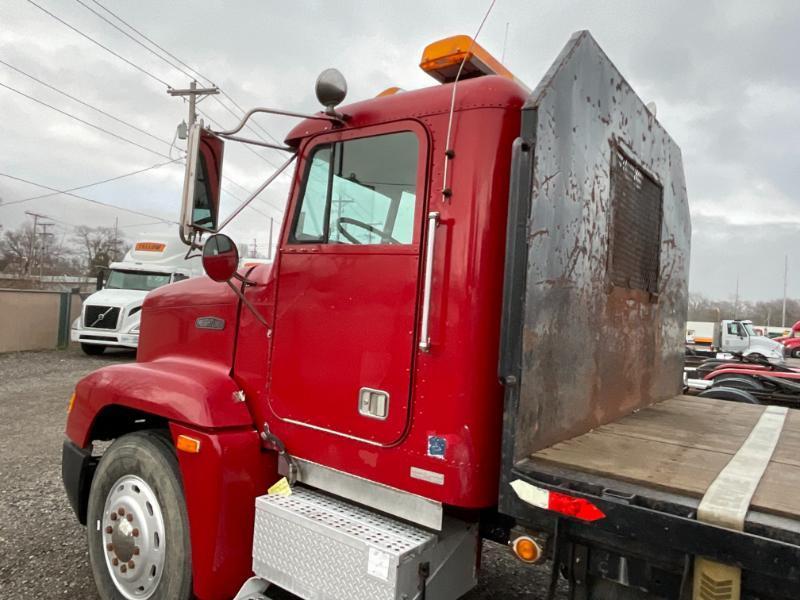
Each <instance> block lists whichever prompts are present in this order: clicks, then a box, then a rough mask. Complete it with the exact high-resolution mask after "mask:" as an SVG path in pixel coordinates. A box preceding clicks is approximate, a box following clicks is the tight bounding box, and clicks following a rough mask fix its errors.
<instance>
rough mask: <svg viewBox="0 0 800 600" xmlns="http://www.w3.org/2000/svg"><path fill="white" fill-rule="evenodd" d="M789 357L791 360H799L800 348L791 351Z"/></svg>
mask: <svg viewBox="0 0 800 600" xmlns="http://www.w3.org/2000/svg"><path fill="white" fill-rule="evenodd" d="M791 356H792V358H800V346H798V347H797V348H793V349H792V352H791Z"/></svg>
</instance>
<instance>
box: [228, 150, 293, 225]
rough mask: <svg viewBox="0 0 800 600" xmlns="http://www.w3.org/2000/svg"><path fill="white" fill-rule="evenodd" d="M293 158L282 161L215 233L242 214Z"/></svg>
mask: <svg viewBox="0 0 800 600" xmlns="http://www.w3.org/2000/svg"><path fill="white" fill-rule="evenodd" d="M295 158H297V154H292V155H291V156H290V157H289V158H287V159H286V160H285V161H284V163H283V164H282V165H281V166H280V167H278V168H277V170H276V171H275V172H274V173H273V174H272V175H270V176H269V177H268V178H267V180H266V181H265V182H264V183H262V184H261V185H260V186H258V189H257V190H256V191H254V192H253V193H252V194H250V197H249V198H248V199H247V200H245V201H244V202H242V203H241V204H240V205H239V206H238V207H237V209H236V210H234V211H233V212H232V213H231V214H230V215H228V218H227V219H225V220H224V221H223V222H222V223H221V224H220V225H219V227H217V231H222V229H223V228H224V227H225V226H226V225H227V224H228V223H230V222H231V221H232V220H233V219H235V218H236V216H237V215H238V214H239V213H240V212H242V211H243V210H244V209H245V207H246V206H247V205H248V204H250V203H251V202H252V201H253V199H254V198H255V197H256V196H258V195H259V194H260V193H261V192H263V191H264V190H265V189H266V187H267V186H268V185H269V184H270V183H272V182H273V181H275V179H277V177H278V175H280V174H281V173H283V172H284V171H285V170H286V168H287V167H288V166H289V165H290V164H292V162H293V161H294V159H295Z"/></svg>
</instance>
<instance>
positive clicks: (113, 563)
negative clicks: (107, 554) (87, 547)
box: [111, 558, 119, 567]
mask: <svg viewBox="0 0 800 600" xmlns="http://www.w3.org/2000/svg"><path fill="white" fill-rule="evenodd" d="M111 564H112V565H114V566H115V567H116V566H117V565H118V564H119V559H116V558H112V559H111Z"/></svg>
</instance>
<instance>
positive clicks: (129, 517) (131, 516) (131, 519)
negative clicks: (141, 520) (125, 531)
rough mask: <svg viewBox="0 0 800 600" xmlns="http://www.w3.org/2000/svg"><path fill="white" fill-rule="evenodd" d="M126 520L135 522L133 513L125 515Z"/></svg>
mask: <svg viewBox="0 0 800 600" xmlns="http://www.w3.org/2000/svg"><path fill="white" fill-rule="evenodd" d="M125 518H126V519H128V521H133V515H132V514H131V513H128V514H127V515H125Z"/></svg>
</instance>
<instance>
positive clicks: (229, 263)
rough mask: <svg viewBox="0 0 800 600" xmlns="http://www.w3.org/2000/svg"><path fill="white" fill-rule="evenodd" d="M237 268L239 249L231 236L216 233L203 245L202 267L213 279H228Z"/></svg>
mask: <svg viewBox="0 0 800 600" xmlns="http://www.w3.org/2000/svg"><path fill="white" fill-rule="evenodd" d="M238 268H239V250H238V249H237V248H236V244H235V243H234V242H233V240H232V239H231V238H229V237H228V236H227V235H225V234H224V233H216V234H214V235H212V236H211V237H210V238H208V239H207V240H206V243H205V244H204V245H203V269H204V270H205V272H206V275H208V276H209V277H210V278H211V279H213V280H214V281H228V280H229V279H230V278H231V277H233V276H234V275H235V274H236V269H238Z"/></svg>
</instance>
